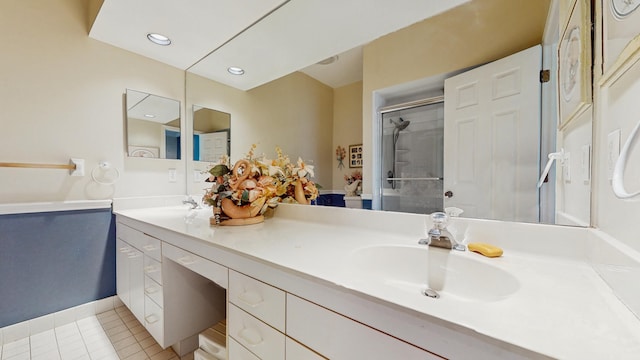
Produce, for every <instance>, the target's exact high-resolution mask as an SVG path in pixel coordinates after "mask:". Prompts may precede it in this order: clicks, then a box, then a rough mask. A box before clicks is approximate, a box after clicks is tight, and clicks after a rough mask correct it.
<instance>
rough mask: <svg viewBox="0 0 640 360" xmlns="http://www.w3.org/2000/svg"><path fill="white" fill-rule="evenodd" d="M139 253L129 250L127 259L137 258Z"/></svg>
mask: <svg viewBox="0 0 640 360" xmlns="http://www.w3.org/2000/svg"><path fill="white" fill-rule="evenodd" d="M139 257H140V254H137V253H134V252H130V253H129V256H128V258H129V259H135V258H139Z"/></svg>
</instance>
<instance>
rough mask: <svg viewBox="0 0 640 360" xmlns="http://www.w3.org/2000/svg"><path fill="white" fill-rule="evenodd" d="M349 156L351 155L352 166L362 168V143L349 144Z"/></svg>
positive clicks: (350, 162) (350, 163)
mask: <svg viewBox="0 0 640 360" xmlns="http://www.w3.org/2000/svg"><path fill="white" fill-rule="evenodd" d="M347 156H348V157H349V167H350V168H361V167H362V144H358V145H349V152H348V153H347Z"/></svg>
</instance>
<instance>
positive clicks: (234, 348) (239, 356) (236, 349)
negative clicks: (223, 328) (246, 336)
mask: <svg viewBox="0 0 640 360" xmlns="http://www.w3.org/2000/svg"><path fill="white" fill-rule="evenodd" d="M229 359H233V360H260V358H259V357H257V356H255V355H254V354H252V353H251V351H249V350H247V349H245V348H244V346H242V345H240V344H239V343H238V342H237V341H235V340H233V339H232V338H229Z"/></svg>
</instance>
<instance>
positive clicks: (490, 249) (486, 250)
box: [467, 242, 502, 257]
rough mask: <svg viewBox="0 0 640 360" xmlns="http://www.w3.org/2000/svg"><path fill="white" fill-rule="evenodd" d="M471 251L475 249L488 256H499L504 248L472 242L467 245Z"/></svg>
mask: <svg viewBox="0 0 640 360" xmlns="http://www.w3.org/2000/svg"><path fill="white" fill-rule="evenodd" d="M467 248H468V249H469V251H475V252H477V253H479V254H482V255H484V256H486V257H498V256H501V255H502V249H500V248H499V247H497V246H494V245H490V244H485V243H478V242H477V243H471V244H469V245H467Z"/></svg>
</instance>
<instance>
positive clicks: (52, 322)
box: [0, 295, 123, 345]
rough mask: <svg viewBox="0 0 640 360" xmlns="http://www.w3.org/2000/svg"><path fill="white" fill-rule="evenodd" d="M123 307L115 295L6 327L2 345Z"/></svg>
mask: <svg viewBox="0 0 640 360" xmlns="http://www.w3.org/2000/svg"><path fill="white" fill-rule="evenodd" d="M122 305H123V304H122V301H120V298H118V296H115V295H114V296H109V297H106V298H104V299H100V300H96V301H91V302H88V303H85V304H82V305H78V306H74V307H71V308H68V309H65V310H61V311H57V312H55V313H51V314H47V315H44V316H40V317H37V318H34V319H30V320H27V321H23V322H20V323H17V324H13V325H9V326H5V327H3V328H0V345H4V344H8V343H10V342H14V341H16V340H20V339H24V338H26V337H29V336H31V335H35V334H39V333H41V332H44V331H48V330H51V329H54V328H56V327H58V326H62V325H66V324H69V323H72V322H75V321H78V320H81V319H84V318H88V317H91V316H94V315H97V314H100V313H103V312H107V311H110V310H113V309H114V308H116V307H118V306H122Z"/></svg>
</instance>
